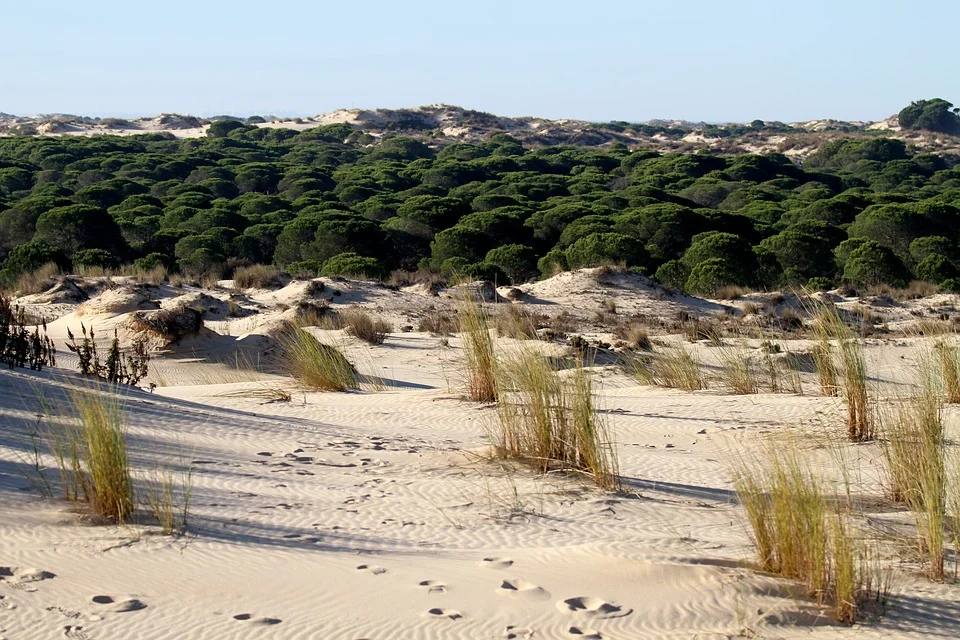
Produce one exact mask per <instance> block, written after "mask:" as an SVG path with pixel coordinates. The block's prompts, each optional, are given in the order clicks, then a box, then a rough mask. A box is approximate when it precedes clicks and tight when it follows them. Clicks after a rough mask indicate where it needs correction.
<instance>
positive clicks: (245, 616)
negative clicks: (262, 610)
mask: <svg viewBox="0 0 960 640" xmlns="http://www.w3.org/2000/svg"><path fill="white" fill-rule="evenodd" d="M233 619H234V620H239V621H240V622H250V623H252V624H259V625H263V626H271V625H275V624H280V623H281V622H283V620H281V619H280V618H254V617H253V614H252V613H238V614H236V615H235V616H233Z"/></svg>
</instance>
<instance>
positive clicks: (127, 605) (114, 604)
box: [90, 595, 147, 613]
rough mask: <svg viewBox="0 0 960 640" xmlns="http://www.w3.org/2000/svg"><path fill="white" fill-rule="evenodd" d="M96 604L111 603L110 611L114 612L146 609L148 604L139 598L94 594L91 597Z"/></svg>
mask: <svg viewBox="0 0 960 640" xmlns="http://www.w3.org/2000/svg"><path fill="white" fill-rule="evenodd" d="M90 600H91V601H93V603H94V604H99V605H109V609H110V611H112V612H114V613H127V612H128V611H139V610H141V609H146V608H147V605H146V603H144V602H143V601H142V600H138V599H137V598H122V599H119V600H117V599H116V598H114V597H113V596H106V595H101V596H93V597H92V598H90Z"/></svg>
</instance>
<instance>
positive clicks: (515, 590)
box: [497, 578, 550, 599]
mask: <svg viewBox="0 0 960 640" xmlns="http://www.w3.org/2000/svg"><path fill="white" fill-rule="evenodd" d="M497 593H499V594H501V595H508V596H516V597H524V598H532V599H544V598H549V597H550V592H549V591H547V590H546V589H544V588H543V587H541V586H540V585H536V584H533V583H532V582H527V581H526V580H524V579H523V578H517V579H516V580H504V581H503V582H501V583H500V586H499V587H497Z"/></svg>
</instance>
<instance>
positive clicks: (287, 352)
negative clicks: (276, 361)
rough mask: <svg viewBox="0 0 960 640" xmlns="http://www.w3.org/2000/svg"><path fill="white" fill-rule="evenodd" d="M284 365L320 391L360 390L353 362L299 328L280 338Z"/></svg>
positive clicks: (291, 372) (297, 377) (301, 381)
mask: <svg viewBox="0 0 960 640" xmlns="http://www.w3.org/2000/svg"><path fill="white" fill-rule="evenodd" d="M280 346H281V351H282V357H283V364H284V366H285V368H286V369H287V371H288V372H289V373H290V375H291V376H293V377H294V378H295V379H296V380H297V381H298V382H300V383H301V384H303V385H304V386H306V387H308V388H310V389H315V390H318V391H348V390H351V389H358V388H359V386H360V384H359V378H358V376H357V372H356V370H355V369H354V367H353V365H352V364H350V362H349V361H348V360H347V358H346V357H345V356H344V355H343V354H342V353H340V351H339V350H338V349H337V348H336V347H334V346H332V345H329V344H324V343H322V342H320V341H319V340H317V339H316V338H315V337H313V335H311V334H310V333H308V332H307V331H305V330H303V329H301V328H299V327H290V328H288V330H286V331H284V332H283V334H282V335H281V337H280Z"/></svg>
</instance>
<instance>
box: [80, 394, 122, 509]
mask: <svg viewBox="0 0 960 640" xmlns="http://www.w3.org/2000/svg"><path fill="white" fill-rule="evenodd" d="M72 402H73V407H74V410H75V411H76V413H77V417H78V418H79V419H80V424H81V429H82V433H83V436H84V441H85V442H84V444H85V462H86V473H87V477H88V482H89V491H88V495H89V499H90V504H91V505H92V506H93V509H94V511H96V512H97V513H99V514H100V515H103V516H107V517H109V518H112V519H114V520H116V521H117V522H118V523H122V522H124V520H125V519H126V518H127V516H128V515H130V513H131V512H132V510H133V483H132V481H131V479H130V464H129V461H128V460H127V444H126V425H125V424H124V422H123V410H122V407H121V406H120V401H119V400H117V399H116V397H114V396H111V395H107V394H103V393H95V392H75V393H74V394H73V397H72Z"/></svg>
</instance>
